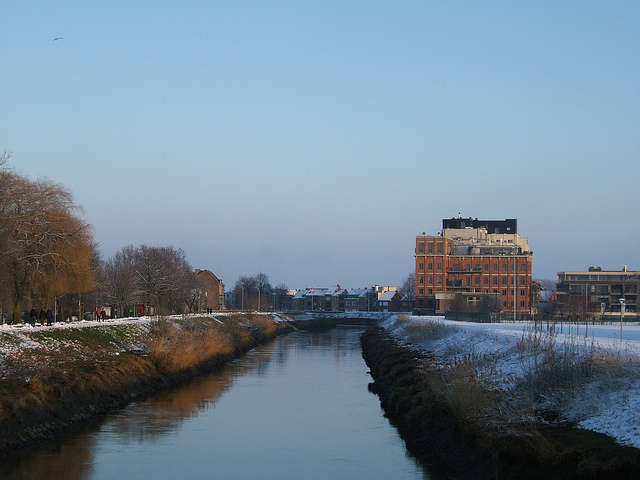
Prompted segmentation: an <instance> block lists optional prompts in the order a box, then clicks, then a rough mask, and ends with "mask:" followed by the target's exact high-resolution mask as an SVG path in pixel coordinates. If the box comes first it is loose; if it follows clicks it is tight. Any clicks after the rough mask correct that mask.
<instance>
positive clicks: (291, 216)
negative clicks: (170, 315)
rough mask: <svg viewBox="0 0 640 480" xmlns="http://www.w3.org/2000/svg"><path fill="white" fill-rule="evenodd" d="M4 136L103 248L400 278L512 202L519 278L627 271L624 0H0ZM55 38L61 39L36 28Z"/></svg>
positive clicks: (260, 268)
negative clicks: (461, 228)
mask: <svg viewBox="0 0 640 480" xmlns="http://www.w3.org/2000/svg"><path fill="white" fill-rule="evenodd" d="M0 18H2V27H0V68H1V69H2V71H1V73H0V152H2V151H8V152H11V153H12V158H11V160H10V164H11V166H12V167H13V168H14V169H15V170H16V171H18V172H19V173H22V174H24V175H27V176H28V177H30V178H32V179H37V178H48V179H50V180H53V181H55V182H58V183H61V184H63V185H65V186H67V187H68V188H69V189H70V190H71V191H72V192H73V194H74V198H75V201H76V202H77V203H78V204H79V205H81V206H82V207H83V208H84V216H85V219H86V220H87V221H88V222H89V223H91V224H92V225H93V227H94V238H95V240H96V242H98V243H99V245H100V250H101V252H102V256H103V258H105V259H107V258H109V257H111V256H112V255H114V254H115V253H116V252H117V251H118V250H120V249H121V248H123V247H125V246H127V245H134V246H136V245H141V244H147V245H150V246H169V245H171V246H174V247H176V248H181V249H183V250H184V252H185V254H186V257H187V260H188V261H189V262H190V263H191V265H192V266H193V267H194V268H200V269H209V270H211V271H213V272H214V273H215V274H216V275H217V276H218V277H219V278H221V279H222V281H223V282H224V283H225V284H226V285H227V286H228V287H231V286H233V284H235V282H236V280H237V279H238V277H239V276H241V275H255V274H257V273H259V272H263V273H266V274H267V275H269V278H270V280H271V283H272V284H273V285H277V284H285V285H287V286H288V287H289V288H304V287H306V286H314V285H316V286H330V285H336V284H341V285H342V286H343V287H347V288H349V287H361V286H365V285H372V284H379V285H396V286H397V285H400V284H401V283H402V280H403V278H405V277H406V276H407V275H408V274H409V273H411V272H412V271H413V270H414V267H415V266H414V256H413V255H414V248H415V237H416V235H419V234H421V233H422V232H426V233H427V234H436V233H438V232H439V231H440V230H441V228H442V219H443V218H451V217H454V216H458V214H460V215H462V216H463V217H473V218H480V219H497V220H499V219H505V218H516V219H517V220H518V233H519V234H520V235H522V236H525V237H527V238H528V239H529V244H530V246H531V249H532V250H533V252H534V260H533V276H534V278H539V279H543V278H544V279H555V275H556V273H557V272H558V271H570V270H586V269H587V268H588V267H589V266H601V267H603V268H604V269H611V270H617V269H622V268H623V267H624V265H627V266H628V268H629V269H632V270H640V261H639V258H638V249H637V245H638V241H639V240H640V222H638V210H639V207H640V196H639V195H638V190H637V186H638V180H639V179H640V134H638V131H639V130H640V128H639V127H640V88H639V85H640V49H639V48H638V46H639V45H640V29H638V25H640V3H638V2H636V1H608V2H604V1H602V2H598V1H594V2H583V1H563V2H507V1H504V2H493V1H487V2H470V1H398V2H381V1H375V0H368V1H358V0H354V1H346V2H345V1H331V0H328V1H327V0H325V1H322V2H313V1H293V0H291V1H277V0H275V1H243V0H239V1H233V2H231V1H227V2H222V1H213V0H212V1H195V0H192V1H189V0H182V1H180V2H178V1H156V2H143V1H135V0H126V1H119V0H110V1H108V2H106V1H102V2H101V1H96V2H84V1H66V0H59V1H56V2H50V1H36V0H33V1H24V0H4V1H3V2H1V3H0ZM56 37H62V39H61V40H53V39H54V38H56Z"/></svg>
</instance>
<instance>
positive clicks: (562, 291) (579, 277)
mask: <svg viewBox="0 0 640 480" xmlns="http://www.w3.org/2000/svg"><path fill="white" fill-rule="evenodd" d="M556 281H557V283H556V301H557V303H558V304H559V305H560V308H561V309H562V310H564V313H569V314H571V313H576V314H582V313H585V314H593V313H596V314H607V313H614V314H618V315H619V314H620V312H621V308H622V307H621V306H622V304H623V303H624V308H625V313H629V314H633V315H637V314H638V290H639V289H640V272H639V271H635V272H632V271H629V270H627V267H626V266H625V267H624V268H623V269H622V270H603V269H602V268H601V267H589V270H588V271H586V272H558V276H557V280H556ZM620 299H623V300H624V302H621V301H620Z"/></svg>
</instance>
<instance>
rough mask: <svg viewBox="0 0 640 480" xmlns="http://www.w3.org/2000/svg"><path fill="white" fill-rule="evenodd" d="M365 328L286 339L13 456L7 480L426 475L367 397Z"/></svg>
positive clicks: (0, 472)
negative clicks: (363, 353) (361, 339)
mask: <svg viewBox="0 0 640 480" xmlns="http://www.w3.org/2000/svg"><path fill="white" fill-rule="evenodd" d="M361 333H362V330H361V329H353V328H335V329H333V330H331V331H328V332H314V333H309V332H296V333H293V334H290V335H286V336H283V337H280V338H278V339H276V340H275V341H274V342H272V343H269V344H268V345H264V346H262V347H259V348H256V349H254V350H252V351H250V352H249V353H248V354H247V355H246V356H245V357H243V358H241V359H239V360H236V361H233V362H232V363H231V364H229V365H228V366H226V367H225V368H224V369H222V370H221V371H219V372H217V373H216V374H213V375H211V376H208V377H206V378H201V379H198V380H196V381H194V382H193V383H191V384H189V385H187V386H185V387H183V388H180V389H176V390H174V391H171V392H167V393H165V394H163V395H159V396H156V397H154V398H151V399H148V400H146V401H144V402H140V403H138V404H135V405H131V406H129V407H128V408H127V409H125V410H123V411H121V412H118V413H116V414H114V415H112V416H110V417H108V418H107V419H104V420H102V421H100V422H99V423H96V424H95V425H92V426H91V427H89V428H88V429H86V430H85V431H83V432H79V433H76V434H74V435H72V436H70V437H69V438H66V439H63V440H61V441H58V442H56V443H55V444H54V445H46V446H43V447H41V448H39V449H38V450H36V451H33V452H30V454H29V455H28V456H25V458H16V459H14V460H13V461H11V462H7V461H4V462H3V463H4V465H3V466H0V478H3V479H31V478H38V479H39V478H50V479H57V478H64V479H66V480H98V479H100V480H102V479H119V480H126V479H136V480H139V479H142V478H153V479H154V480H161V479H174V478H189V479H190V478H198V479H276V478H277V479H289V478H291V479H293V478H296V479H297V478H305V479H330V478H333V479H342V478H344V479H389V478H393V479H425V478H429V477H428V475H427V474H426V473H425V471H424V470H423V468H422V467H421V466H420V465H419V464H417V462H416V461H415V460H414V459H413V458H412V457H411V456H409V454H408V453H407V451H406V449H405V447H404V442H403V441H402V440H401V439H400V438H399V436H398V434H397V432H396V430H395V429H394V428H393V427H392V426H391V425H390V424H389V422H388V421H387V419H386V418H384V417H383V412H382V410H381V408H380V403H379V400H378V397H377V396H375V395H373V394H372V393H370V392H369V391H368V390H367V384H368V382H369V381H371V379H370V377H369V376H368V375H367V373H366V372H367V366H366V365H365V363H364V361H363V360H362V356H361V353H360V343H359V337H360V334H361ZM7 463H9V464H7Z"/></svg>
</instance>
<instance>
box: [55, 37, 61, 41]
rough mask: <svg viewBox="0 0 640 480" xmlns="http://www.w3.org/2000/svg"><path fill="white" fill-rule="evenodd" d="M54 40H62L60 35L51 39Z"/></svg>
mask: <svg viewBox="0 0 640 480" xmlns="http://www.w3.org/2000/svg"><path fill="white" fill-rule="evenodd" d="M56 40H62V37H56V38H54V39H53V41H54V42H55V41H56Z"/></svg>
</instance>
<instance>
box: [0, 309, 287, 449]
mask: <svg viewBox="0 0 640 480" xmlns="http://www.w3.org/2000/svg"><path fill="white" fill-rule="evenodd" d="M286 330H287V328H286V327H285V326H284V325H281V324H278V323H276V322H274V321H273V320H271V318H270V317H268V316H265V315H255V316H238V317H237V318H225V319H224V320H220V321H217V320H214V319H211V318H209V317H202V318H184V319H180V320H176V319H171V320H169V319H160V320H158V321H156V322H153V323H152V324H151V325H150V326H149V325H148V324H147V325H135V326H133V327H132V326H131V325H106V326H99V327H85V328H78V329H52V330H49V331H44V332H45V333H42V332H43V331H39V332H30V334H31V337H30V341H29V342H28V343H26V344H25V346H24V347H20V345H19V342H17V341H16V342H14V343H15V345H14V346H13V347H15V348H11V349H6V350H5V354H4V355H3V356H2V357H0V455H1V454H3V453H7V452H8V451H10V450H11V449H15V448H20V447H22V446H25V445H28V444H30V443H37V442H40V441H43V440H47V439H50V438H51V437H52V435H55V434H57V433H60V432H62V431H64V430H66V429H68V428H70V427H71V426H72V425H76V424H81V423H83V422H86V421H88V420H90V419H91V418H93V417H94V416H95V415H98V414H100V413H101V412H106V411H110V410H112V409H114V408H121V407H122V406H124V405H125V404H126V403H128V401H130V400H131V399H134V398H139V397H141V396H146V395H149V394H151V393H153V392H155V391H158V390H160V389H163V388H166V387H167V386H171V385H175V384H177V383H183V382H185V381H187V380H188V379H190V378H192V376H193V375H195V374H198V373H200V372H205V371H209V370H211V369H212V368H215V367H216V366H218V365H220V364H221V363H223V362H224V361H227V360H229V359H230V358H231V357H233V356H236V355H238V354H240V353H242V352H244V351H246V350H248V349H250V348H252V347H254V346H256V345H257V344H258V343H260V342H264V341H266V340H268V339H270V338H273V337H274V336H275V335H276V334H278V333H280V332H284V331H286ZM3 340H4V339H3ZM7 352H8V353H7Z"/></svg>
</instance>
